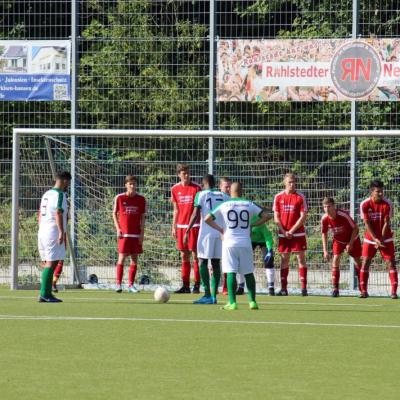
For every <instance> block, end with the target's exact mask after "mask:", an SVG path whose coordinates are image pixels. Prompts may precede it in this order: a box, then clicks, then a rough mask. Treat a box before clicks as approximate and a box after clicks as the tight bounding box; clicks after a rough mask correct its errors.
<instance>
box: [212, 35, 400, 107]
mask: <svg viewBox="0 0 400 400" xmlns="http://www.w3.org/2000/svg"><path fill="white" fill-rule="evenodd" d="M217 54H218V57H217V84H216V91H217V101H220V102H223V101H349V100H359V101H398V100H399V99H400V39H359V40H352V39H282V40H281V39H272V40H267V39H259V40H241V39H234V40H219V41H218V44H217Z"/></svg>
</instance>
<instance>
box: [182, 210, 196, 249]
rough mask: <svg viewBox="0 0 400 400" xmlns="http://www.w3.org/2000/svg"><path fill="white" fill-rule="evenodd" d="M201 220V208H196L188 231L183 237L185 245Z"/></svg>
mask: <svg viewBox="0 0 400 400" xmlns="http://www.w3.org/2000/svg"><path fill="white" fill-rule="evenodd" d="M199 218H200V207H194V208H193V212H192V215H191V216H190V221H189V225H188V227H187V229H186V232H185V235H184V236H183V243H186V242H187V240H188V237H189V231H190V230H191V229H192V228H193V225H194V224H195V222H196V221H198V219H199Z"/></svg>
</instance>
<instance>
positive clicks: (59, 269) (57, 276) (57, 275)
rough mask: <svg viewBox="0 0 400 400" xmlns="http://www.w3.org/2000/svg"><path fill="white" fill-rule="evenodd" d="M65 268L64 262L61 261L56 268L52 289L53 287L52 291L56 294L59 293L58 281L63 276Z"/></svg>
mask: <svg viewBox="0 0 400 400" xmlns="http://www.w3.org/2000/svg"><path fill="white" fill-rule="evenodd" d="M63 266H64V260H60V261H59V262H58V263H57V265H56V267H55V268H54V273H53V284H52V287H51V290H52V291H53V292H54V293H57V292H58V289H57V282H58V280H59V279H60V276H61V274H62V271H63Z"/></svg>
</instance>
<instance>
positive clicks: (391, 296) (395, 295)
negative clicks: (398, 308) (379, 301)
mask: <svg viewBox="0 0 400 400" xmlns="http://www.w3.org/2000/svg"><path fill="white" fill-rule="evenodd" d="M390 298H391V299H393V300H397V299H398V298H399V296H397V293H392V294H391V295H390Z"/></svg>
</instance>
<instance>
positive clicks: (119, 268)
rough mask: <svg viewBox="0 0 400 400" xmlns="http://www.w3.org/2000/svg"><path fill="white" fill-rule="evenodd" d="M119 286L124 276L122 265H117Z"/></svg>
mask: <svg viewBox="0 0 400 400" xmlns="http://www.w3.org/2000/svg"><path fill="white" fill-rule="evenodd" d="M116 269H117V271H116V272H117V285H120V284H121V283H122V276H123V275H124V266H123V265H122V264H117V268H116Z"/></svg>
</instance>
